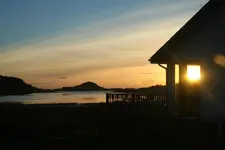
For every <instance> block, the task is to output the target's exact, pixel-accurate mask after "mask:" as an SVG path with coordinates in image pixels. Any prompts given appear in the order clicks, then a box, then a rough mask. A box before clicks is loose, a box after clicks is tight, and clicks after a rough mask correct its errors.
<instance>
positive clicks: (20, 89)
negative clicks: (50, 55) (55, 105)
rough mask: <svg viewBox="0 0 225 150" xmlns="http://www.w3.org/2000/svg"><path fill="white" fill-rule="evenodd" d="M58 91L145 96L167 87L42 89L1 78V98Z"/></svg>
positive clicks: (9, 78) (83, 84)
mask: <svg viewBox="0 0 225 150" xmlns="http://www.w3.org/2000/svg"><path fill="white" fill-rule="evenodd" d="M57 91H114V92H136V93H143V94H151V93H162V92H164V93H165V86H160V85H158V86H151V87H146V88H139V89H135V88H125V89H122V88H108V89H107V88H104V87H102V86H99V85H97V84H96V83H94V82H85V83H82V84H80V85H76V86H72V87H63V88H59V89H40V88H37V87H34V86H32V85H30V84H27V83H25V82H24V81H23V80H22V79H20V78H16V77H7V76H0V96H3V95H23V94H31V93H46V92H57Z"/></svg>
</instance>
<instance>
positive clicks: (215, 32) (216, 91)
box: [149, 0, 225, 119]
mask: <svg viewBox="0 0 225 150" xmlns="http://www.w3.org/2000/svg"><path fill="white" fill-rule="evenodd" d="M149 61H150V62H151V63H152V64H159V65H160V66H161V64H166V65H167V66H166V84H167V103H168V108H169V111H170V112H171V113H176V112H179V114H183V115H190V114H191V113H192V112H193V110H195V113H197V114H199V115H200V116H201V117H202V118H208V119H209V118H215V117H216V118H218V117H222V116H225V98H224V97H225V91H224V89H225V1H224V0H210V1H209V2H208V3H207V4H206V5H205V6H204V7H203V8H202V9H201V10H200V11H199V12H198V13H197V14H196V15H194V17H192V18H191V19H190V20H189V21H188V22H187V23H186V24H185V25H184V26H183V27H182V28H181V29H180V30H179V31H178V32H177V33H176V34H175V35H174V36H173V37H172V38H171V39H169V41H168V42H166V43H165V44H164V45H163V46H162V47H161V48H160V49H159V50H158V51H157V52H156V53H155V54H154V55H153V56H152V57H151V58H150V60H149ZM175 65H179V88H178V92H177V93H175ZM187 65H198V66H200V69H201V79H200V80H199V82H195V83H191V82H189V81H188V80H187V79H186V73H187ZM176 95H178V96H177V98H176ZM175 99H176V100H177V101H178V105H176V100H175Z"/></svg>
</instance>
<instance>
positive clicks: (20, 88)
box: [0, 75, 44, 95]
mask: <svg viewBox="0 0 225 150" xmlns="http://www.w3.org/2000/svg"><path fill="white" fill-rule="evenodd" d="M41 91H44V90H42V89H39V88H36V87H34V86H32V85H29V84H27V83H25V82H24V81H23V80H22V79H20V78H15V77H6V76H1V75H0V95H21V94H30V93H35V92H41Z"/></svg>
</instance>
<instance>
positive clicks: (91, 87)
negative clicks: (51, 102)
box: [61, 82, 106, 91]
mask: <svg viewBox="0 0 225 150" xmlns="http://www.w3.org/2000/svg"><path fill="white" fill-rule="evenodd" d="M61 90H63V91H104V90H106V89H105V88H104V87H101V86H99V85H97V84H96V83H94V82H85V83H82V84H80V85H77V86H73V87H63V88H62V89H61Z"/></svg>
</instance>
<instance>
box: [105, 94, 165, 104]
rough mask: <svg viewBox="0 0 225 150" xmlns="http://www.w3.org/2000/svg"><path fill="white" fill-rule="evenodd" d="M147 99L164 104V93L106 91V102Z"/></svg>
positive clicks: (130, 101) (141, 100)
mask: <svg viewBox="0 0 225 150" xmlns="http://www.w3.org/2000/svg"><path fill="white" fill-rule="evenodd" d="M144 101H148V102H151V103H155V104H166V95H165V94H141V93H130V92H127V93H122V92H111V93H106V103H115V102H128V103H132V102H144Z"/></svg>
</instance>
